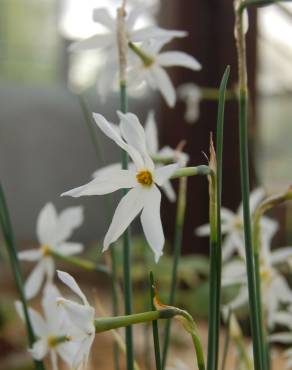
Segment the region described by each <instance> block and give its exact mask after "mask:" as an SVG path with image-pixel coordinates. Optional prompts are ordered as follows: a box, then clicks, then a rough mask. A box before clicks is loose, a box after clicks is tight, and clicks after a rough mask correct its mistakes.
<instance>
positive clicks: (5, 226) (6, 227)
mask: <svg viewBox="0 0 292 370" xmlns="http://www.w3.org/2000/svg"><path fill="white" fill-rule="evenodd" d="M0 224H1V228H2V232H3V236H4V240H5V244H6V247H7V251H8V255H9V259H10V264H11V269H12V272H13V275H14V279H15V283H16V287H17V290H18V293H19V296H20V300H21V303H22V307H23V312H24V318H25V323H26V329H27V336H28V343H29V347H30V348H31V347H32V346H33V343H34V342H35V336H34V332H33V328H32V324H31V321H30V317H29V314H28V306H27V302H26V298H25V294H24V288H23V280H22V276H21V269H20V264H19V260H18V257H17V249H16V243H15V237H14V232H13V229H12V224H11V221H10V215H9V211H8V207H7V204H6V199H5V195H4V191H3V188H2V185H1V184H0ZM34 364H35V369H36V370H45V366H44V364H43V362H42V361H36V360H34Z"/></svg>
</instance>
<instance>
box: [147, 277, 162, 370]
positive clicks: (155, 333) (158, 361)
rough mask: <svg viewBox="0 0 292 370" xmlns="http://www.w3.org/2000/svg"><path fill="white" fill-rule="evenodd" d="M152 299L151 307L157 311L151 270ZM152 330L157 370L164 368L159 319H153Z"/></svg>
mask: <svg viewBox="0 0 292 370" xmlns="http://www.w3.org/2000/svg"><path fill="white" fill-rule="evenodd" d="M149 281H150V301H151V309H152V311H156V308H155V306H154V303H153V302H154V297H155V292H154V278H153V272H152V271H151V272H150V278H149ZM152 332H153V343H154V353H155V363H156V370H162V364H161V357H160V344H159V333H158V322H157V320H153V321H152Z"/></svg>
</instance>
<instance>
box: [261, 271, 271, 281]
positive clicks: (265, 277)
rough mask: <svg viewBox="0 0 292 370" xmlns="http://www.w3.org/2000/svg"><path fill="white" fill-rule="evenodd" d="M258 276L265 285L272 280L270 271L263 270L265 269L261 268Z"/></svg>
mask: <svg viewBox="0 0 292 370" xmlns="http://www.w3.org/2000/svg"><path fill="white" fill-rule="evenodd" d="M260 276H261V278H262V279H263V280H265V281H266V282H267V283H268V282H269V281H270V280H271V279H272V273H271V271H270V269H268V268H265V267H261V269H260Z"/></svg>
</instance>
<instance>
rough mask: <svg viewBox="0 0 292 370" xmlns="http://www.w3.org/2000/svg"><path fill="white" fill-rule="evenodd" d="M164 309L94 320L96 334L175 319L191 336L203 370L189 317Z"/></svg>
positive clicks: (185, 312)
mask: <svg viewBox="0 0 292 370" xmlns="http://www.w3.org/2000/svg"><path fill="white" fill-rule="evenodd" d="M164 307H166V308H163V309H158V310H157V311H148V312H142V313H138V314H131V315H125V316H115V317H103V318H98V319H95V321H94V324H95V331H96V333H102V332H104V331H108V330H112V329H118V328H121V327H129V326H131V325H133V324H141V323H145V322H151V321H155V320H161V319H164V320H165V319H166V320H167V319H171V318H174V317H177V318H178V319H180V321H181V323H182V325H183V327H184V329H185V330H186V331H187V332H188V333H189V334H190V335H191V337H192V340H193V344H194V347H195V351H196V357H197V362H198V367H199V370H205V360H204V352H203V347H202V343H201V341H200V338H199V335H198V332H197V327H196V324H195V322H194V320H193V318H192V317H191V315H190V314H189V313H188V312H187V311H184V310H181V309H179V308H176V307H171V306H164Z"/></svg>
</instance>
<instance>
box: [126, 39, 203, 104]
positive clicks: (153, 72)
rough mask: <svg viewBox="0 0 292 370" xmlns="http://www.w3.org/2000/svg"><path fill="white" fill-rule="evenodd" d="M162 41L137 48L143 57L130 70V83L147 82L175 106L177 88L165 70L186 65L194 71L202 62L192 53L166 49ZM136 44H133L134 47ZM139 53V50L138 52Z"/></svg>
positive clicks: (199, 67)
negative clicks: (163, 48) (164, 49)
mask: <svg viewBox="0 0 292 370" xmlns="http://www.w3.org/2000/svg"><path fill="white" fill-rule="evenodd" d="M163 46H164V43H162V42H148V43H145V44H143V45H142V46H141V47H139V48H137V49H138V50H140V51H141V53H140V55H141V57H139V58H137V62H136V63H135V65H133V66H132V67H131V69H130V70H129V83H130V84H131V83H135V84H137V85H139V84H141V83H142V82H146V83H147V84H148V85H149V87H150V88H152V89H153V90H159V91H160V93H161V95H162V96H163V98H164V99H165V101H166V103H167V104H168V105H169V106H170V107H174V106H175V103H176V92H175V88H174V86H173V84H172V82H171V80H170V78H169V76H168V74H167V73H166V72H165V70H164V68H167V67H185V68H188V69H191V70H193V71H199V70H200V69H201V65H200V63H199V62H198V61H197V60H196V59H195V58H194V57H193V56H191V55H189V54H187V53H184V52H181V51H164V52H162V51H161V49H162V47H163ZM134 48H135V46H133V49H134ZM136 54H139V51H138V52H137V53H136Z"/></svg>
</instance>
